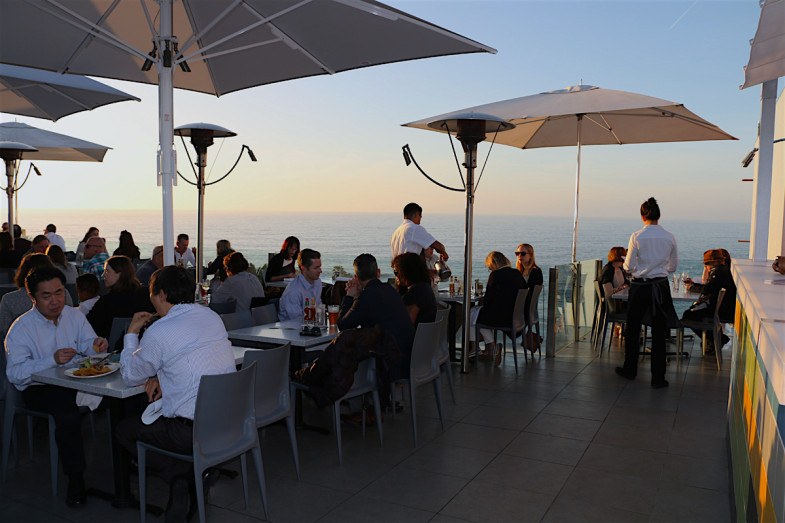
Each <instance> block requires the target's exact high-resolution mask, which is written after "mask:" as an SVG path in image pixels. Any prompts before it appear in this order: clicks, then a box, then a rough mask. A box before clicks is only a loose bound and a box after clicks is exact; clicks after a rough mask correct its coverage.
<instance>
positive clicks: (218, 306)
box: [210, 300, 237, 314]
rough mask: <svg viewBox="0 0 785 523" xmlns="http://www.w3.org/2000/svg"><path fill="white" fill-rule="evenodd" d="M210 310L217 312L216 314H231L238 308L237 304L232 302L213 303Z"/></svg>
mask: <svg viewBox="0 0 785 523" xmlns="http://www.w3.org/2000/svg"><path fill="white" fill-rule="evenodd" d="M210 308H211V309H212V310H213V311H215V313H216V314H229V313H230V312H234V311H235V309H236V308H237V302H236V301H234V300H231V301H225V302H222V303H211V304H210Z"/></svg>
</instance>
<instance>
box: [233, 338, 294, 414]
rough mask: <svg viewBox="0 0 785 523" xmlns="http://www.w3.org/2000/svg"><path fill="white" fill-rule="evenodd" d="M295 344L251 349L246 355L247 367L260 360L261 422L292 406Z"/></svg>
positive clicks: (256, 397)
mask: <svg viewBox="0 0 785 523" xmlns="http://www.w3.org/2000/svg"><path fill="white" fill-rule="evenodd" d="M290 350H291V344H289V343H287V344H286V345H281V346H280V347H276V348H274V349H264V350H247V351H245V354H244V355H243V367H242V368H244V369H245V368H248V367H250V366H251V365H253V364H254V363H255V364H256V388H255V389H254V400H255V405H256V407H255V408H256V420H257V425H258V424H260V422H263V423H264V424H265V425H266V424H267V423H272V422H273V421H277V420H279V419H281V418H284V417H286V416H287V415H288V414H289V412H290V410H291V401H290V398H289V352H290Z"/></svg>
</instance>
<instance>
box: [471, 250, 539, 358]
mask: <svg viewBox="0 0 785 523" xmlns="http://www.w3.org/2000/svg"><path fill="white" fill-rule="evenodd" d="M485 267H486V268H487V269H488V270H489V271H490V273H491V274H490V275H489V276H488V284H487V285H486V286H485V296H484V297H483V305H482V307H475V308H474V309H472V317H471V320H472V322H471V323H472V329H471V331H470V339H471V338H473V337H474V336H475V330H476V329H475V328H474V325H476V324H477V323H480V324H483V325H491V326H498V327H509V326H510V325H511V324H512V313H513V309H514V308H515V300H516V299H517V298H518V291H519V290H520V289H525V288H526V282H525V281H524V279H523V276H522V275H521V273H520V271H517V270H515V269H513V268H512V267H511V266H510V260H508V259H507V257H506V256H505V255H504V254H502V253H500V252H499V251H491V252H490V253H488V256H486V257H485ZM480 335H481V336H482V338H483V341H484V342H485V349H484V350H483V351H482V352H480V357H481V359H486V360H489V359H491V358H494V363H495V364H496V365H500V364H501V362H502V351H501V348H497V347H496V342H495V341H494V338H493V332H492V331H491V330H490V329H480Z"/></svg>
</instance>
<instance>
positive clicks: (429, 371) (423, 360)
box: [409, 320, 444, 384]
mask: <svg viewBox="0 0 785 523" xmlns="http://www.w3.org/2000/svg"><path fill="white" fill-rule="evenodd" d="M443 326H444V320H442V321H440V322H437V321H435V322H433V323H424V322H420V323H418V324H417V330H416V331H415V332H414V343H413V344H412V360H411V364H410V366H409V380H411V381H412V382H413V383H415V384H418V383H427V382H429V381H431V380H432V379H433V378H434V377H436V376H438V375H439V374H440V370H439V365H438V364H437V361H436V360H437V354H438V349H439V341H440V339H441V332H440V331H441V330H442V328H443Z"/></svg>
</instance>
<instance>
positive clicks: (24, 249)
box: [14, 224, 33, 258]
mask: <svg viewBox="0 0 785 523" xmlns="http://www.w3.org/2000/svg"><path fill="white" fill-rule="evenodd" d="M32 247H33V242H31V241H30V240H28V239H27V238H22V227H20V226H19V225H17V224H14V252H16V253H17V254H18V255H19V257H20V258H21V257H22V256H24V255H25V254H27V253H28V252H29V251H30V249H32Z"/></svg>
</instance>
